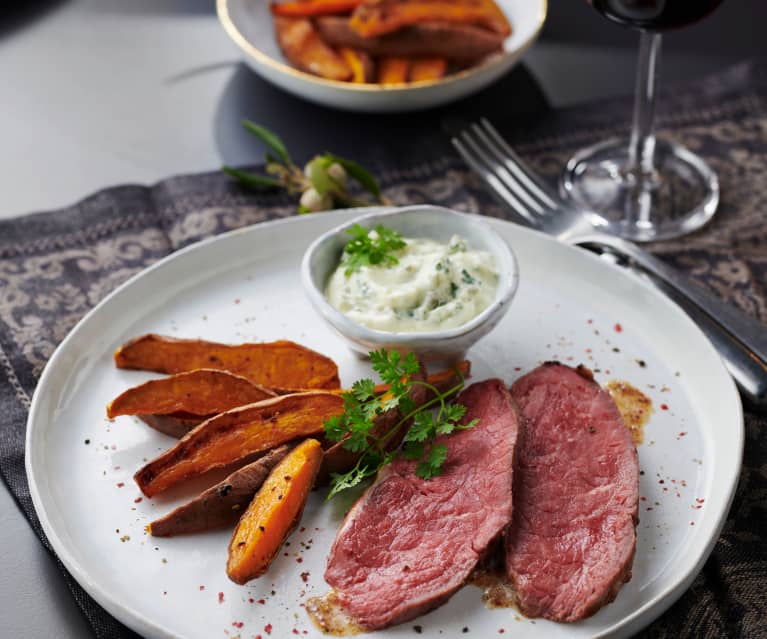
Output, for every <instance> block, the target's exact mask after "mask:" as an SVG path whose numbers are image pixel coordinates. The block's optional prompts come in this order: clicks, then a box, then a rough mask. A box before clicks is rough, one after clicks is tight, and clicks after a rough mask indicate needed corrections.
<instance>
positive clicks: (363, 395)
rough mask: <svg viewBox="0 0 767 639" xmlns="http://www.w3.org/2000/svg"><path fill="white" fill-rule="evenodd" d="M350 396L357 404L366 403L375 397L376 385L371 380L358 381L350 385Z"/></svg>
mask: <svg viewBox="0 0 767 639" xmlns="http://www.w3.org/2000/svg"><path fill="white" fill-rule="evenodd" d="M352 394H353V395H354V398H355V399H356V400H357V401H358V402H366V401H367V400H369V399H371V398H373V397H375V395H376V385H375V383H374V382H373V380H372V379H360V380H357V381H356V382H354V384H352Z"/></svg>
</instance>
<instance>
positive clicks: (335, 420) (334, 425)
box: [323, 349, 478, 499]
mask: <svg viewBox="0 0 767 639" xmlns="http://www.w3.org/2000/svg"><path fill="white" fill-rule="evenodd" d="M370 361H371V364H372V367H373V369H374V370H375V371H376V372H377V373H378V375H379V376H380V377H381V379H382V380H383V381H384V382H385V383H386V384H388V386H389V387H388V390H387V391H386V392H385V393H384V394H383V395H382V396H379V395H377V394H376V388H375V383H374V382H373V380H371V379H361V380H358V381H357V382H355V383H354V384H353V385H352V389H351V390H350V391H348V392H346V393H344V412H343V414H342V415H339V416H336V417H332V418H330V419H328V420H327V421H326V422H325V423H324V424H323V426H324V429H325V435H326V436H327V437H328V439H330V440H331V441H334V442H342V446H343V447H344V448H345V449H346V450H348V451H350V452H353V453H357V454H359V459H358V461H357V464H356V465H355V466H354V468H352V469H351V470H350V471H348V472H346V473H336V474H333V475H332V476H331V490H330V493H329V494H328V499H330V498H331V497H333V496H334V495H336V494H338V493H339V492H341V491H343V490H346V489H347V488H351V487H353V486H356V485H358V484H359V483H360V482H362V481H363V480H365V479H366V478H368V477H372V476H373V475H375V474H376V473H377V472H378V471H379V470H380V469H381V468H382V467H383V466H385V465H386V464H388V463H390V462H391V461H393V460H394V459H395V458H396V457H397V456H398V455H399V456H401V457H403V458H404V459H407V460H411V461H417V462H418V464H417V465H416V474H417V475H418V476H419V477H422V478H424V479H430V478H432V477H435V476H437V475H439V474H440V473H441V472H442V465H443V463H444V461H445V459H446V458H447V446H446V445H445V444H442V443H435V440H436V438H437V437H438V436H440V435H446V434H449V433H452V432H453V431H454V430H457V429H466V428H472V427H473V426H474V425H476V423H477V421H478V420H476V419H475V420H472V421H471V422H469V423H468V424H465V425H462V424H460V420H461V419H463V417H464V416H465V414H466V407H465V406H461V405H457V404H448V403H447V400H448V399H449V398H450V397H451V396H452V395H454V394H455V393H457V392H458V391H459V390H460V389H461V388H463V378H460V381H459V382H458V384H456V385H455V386H454V387H453V388H451V389H449V390H448V391H446V392H444V393H442V392H440V391H439V389H437V388H435V387H434V386H433V385H431V384H429V383H428V382H425V381H421V380H419V379H414V377H415V376H416V375H417V373H418V372H419V370H420V365H419V363H418V360H417V359H416V358H415V356H414V355H413V354H412V353H411V354H409V355H407V356H405V357H402V356H401V355H400V354H399V353H398V352H396V351H387V350H386V349H381V350H379V351H374V352H372V353H370ZM416 385H421V386H424V387H425V388H426V389H427V390H428V391H429V392H430V394H431V398H430V399H429V400H428V401H426V402H425V403H423V404H422V405H420V406H418V405H416V403H415V401H414V400H413V399H412V397H411V391H412V390H413V388H414V386H416ZM433 408H436V409H435V410H432V409H433ZM393 409H397V410H399V414H400V419H399V420H398V422H397V423H396V424H395V425H394V427H392V428H391V429H390V430H389V431H388V432H384V433H381V432H377V431H376V425H377V422H376V420H377V418H378V417H380V416H382V415H383V414H384V413H386V412H387V411H389V410H393ZM382 423H385V422H382ZM406 424H409V426H408V427H407V431H406V432H405V434H404V436H403V437H402V441H403V444H402V450H401V451H399V452H397V451H390V450H388V449H389V446H390V443H391V440H392V439H393V437H394V436H395V435H396V434H397V433H398V432H399V430H400V429H401V428H403V427H404V426H405V425H406Z"/></svg>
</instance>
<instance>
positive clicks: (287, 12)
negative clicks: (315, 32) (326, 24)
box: [270, 0, 363, 18]
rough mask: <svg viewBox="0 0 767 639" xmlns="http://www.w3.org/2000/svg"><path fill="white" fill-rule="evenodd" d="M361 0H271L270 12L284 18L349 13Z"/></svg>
mask: <svg viewBox="0 0 767 639" xmlns="http://www.w3.org/2000/svg"><path fill="white" fill-rule="evenodd" d="M362 2H363V0H303V1H302V2H272V3H271V5H270V9H271V10H272V14H274V15H276V16H283V17H286V18H314V17H316V16H332V15H338V14H343V13H351V12H352V11H354V9H356V8H357V7H358V6H360V5H361V4H362Z"/></svg>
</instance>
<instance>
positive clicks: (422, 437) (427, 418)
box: [404, 411, 434, 442]
mask: <svg viewBox="0 0 767 639" xmlns="http://www.w3.org/2000/svg"><path fill="white" fill-rule="evenodd" d="M433 432H434V421H433V419H432V416H431V413H429V412H426V411H423V412H420V413H416V415H415V417H414V418H413V424H412V425H411V426H410V428H409V429H408V431H407V433H405V437H404V440H405V441H406V442H425V441H426V440H427V439H430V438H431V437H432V435H433Z"/></svg>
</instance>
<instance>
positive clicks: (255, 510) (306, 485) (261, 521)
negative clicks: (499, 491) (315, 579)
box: [226, 439, 322, 584]
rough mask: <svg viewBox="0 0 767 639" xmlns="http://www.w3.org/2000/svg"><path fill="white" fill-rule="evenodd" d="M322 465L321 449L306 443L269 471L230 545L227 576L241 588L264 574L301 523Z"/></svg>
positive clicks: (235, 531) (313, 440) (308, 442)
mask: <svg viewBox="0 0 767 639" xmlns="http://www.w3.org/2000/svg"><path fill="white" fill-rule="evenodd" d="M321 463H322V447H321V446H320V443H319V442H318V441H317V440H315V439H307V440H304V441H303V442H301V443H300V444H299V445H298V446H296V448H294V449H293V450H292V451H291V452H290V453H288V454H287V455H286V456H285V458H283V460H282V461H281V462H280V463H279V464H278V465H277V466H276V467H275V468H274V470H272V472H271V473H270V474H269V477H268V478H267V479H266V481H265V482H264V484H263V486H261V489H260V490H259V491H258V492H257V493H256V496H255V497H254V498H253V501H252V502H251V503H250V506H248V509H247V510H246V511H245V513H244V514H243V516H242V518H241V519H240V521H239V523H238V524H237V527H236V528H235V530H234V534H233V535H232V540H231V542H230V543H229V557H228V559H227V562H226V574H227V575H228V576H229V578H230V579H231V580H232V581H234V582H235V583H238V584H244V583H246V582H248V581H250V580H251V579H255V578H256V577H259V576H260V575H262V574H264V573H265V572H266V570H267V568H268V567H269V564H270V563H271V562H272V559H274V556H275V555H276V554H277V552H278V551H279V549H280V547H281V546H282V544H283V542H284V541H285V539H286V538H287V536H288V535H289V534H290V532H291V531H292V530H293V528H294V527H295V526H296V525H297V523H298V522H299V521H300V519H301V514H302V513H303V510H304V506H305V504H306V500H307V499H308V497H309V492H310V491H311V489H312V486H313V485H314V480H315V477H316V476H317V472H318V471H319V468H320V465H321Z"/></svg>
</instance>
